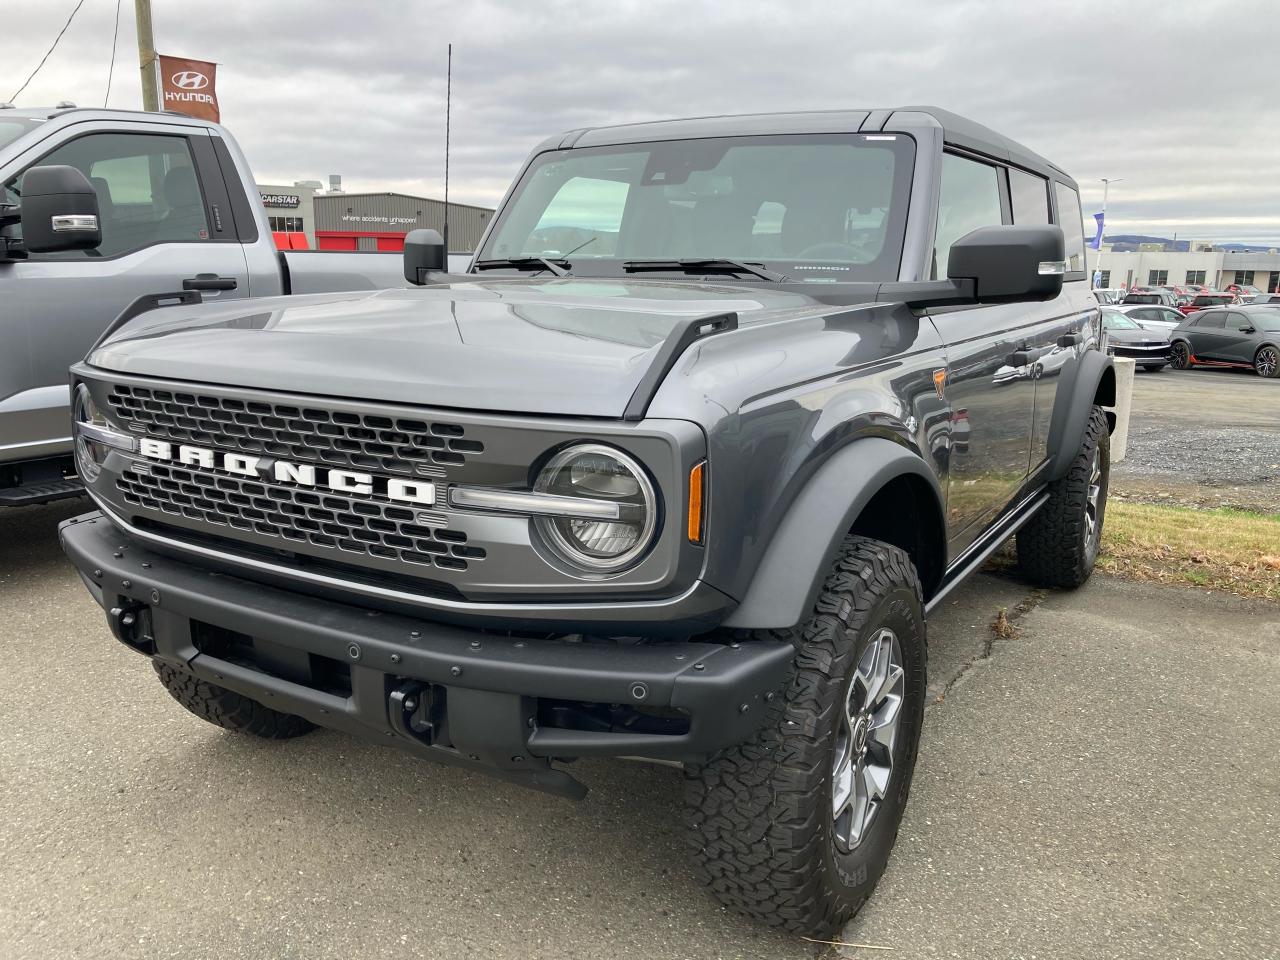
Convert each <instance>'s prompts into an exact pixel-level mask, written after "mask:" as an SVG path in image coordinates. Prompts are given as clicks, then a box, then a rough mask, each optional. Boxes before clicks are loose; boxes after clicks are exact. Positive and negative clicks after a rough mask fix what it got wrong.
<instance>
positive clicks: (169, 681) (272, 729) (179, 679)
mask: <svg viewBox="0 0 1280 960" xmlns="http://www.w3.org/2000/svg"><path fill="white" fill-rule="evenodd" d="M151 665H152V666H153V667H155V670H156V675H157V676H158V677H159V678H160V682H161V683H163V684H164V688H165V689H166V690H168V691H169V695H170V696H172V697H173V699H175V700H177V701H178V702H179V703H180V704H182V705H183V706H184V707H186V708H187V709H188V710H190V711H191V712H192V713H194V714H195V715H196V716H197V717H199V718H200V719H201V720H208V721H209V722H210V723H213V724H217V725H218V726H220V727H225V728H226V729H227V730H234V731H235V732H236V733H248V734H252V735H253V736H255V737H262V738H263V739H265V740H288V739H289V738H291V737H299V736H302V734H304V733H310V732H311V731H312V730H314V729H315V724H313V723H311V721H309V720H304V719H302V717H297V716H294V715H293V714H291V713H281V712H280V711H278V710H272V709H271V708H270V707H264V706H263V705H262V704H260V703H258V702H257V701H256V700H250V699H249V698H248V697H245V696H241V695H240V694H238V693H236V692H235V691H233V690H228V689H226V687H220V686H218V685H217V684H213V683H208V682H206V681H204V680H201V679H200V678H199V677H197V676H196V675H195V674H193V673H191V672H189V671H187V670H183V669H182V668H181V667H175V666H173V665H172V664H169V663H164V662H162V661H160V660H152V661H151Z"/></svg>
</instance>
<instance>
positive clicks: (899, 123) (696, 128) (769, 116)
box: [543, 106, 1075, 187]
mask: <svg viewBox="0 0 1280 960" xmlns="http://www.w3.org/2000/svg"><path fill="white" fill-rule="evenodd" d="M921 126H933V127H939V128H941V129H942V132H943V139H944V141H945V142H946V143H948V144H951V145H953V146H956V147H960V148H962V149H965V150H971V151H973V152H975V153H980V154H983V155H984V156H988V157H991V158H992V159H995V160H1003V161H1005V162H1008V163H1012V164H1014V165H1016V166H1019V167H1023V168H1025V169H1027V170H1032V171H1035V172H1036V173H1039V174H1041V175H1042V176H1046V177H1053V178H1055V179H1057V180H1061V181H1063V182H1064V183H1069V184H1071V185H1072V186H1073V187H1074V186H1075V181H1074V180H1072V179H1071V177H1070V176H1068V175H1067V174H1066V172H1065V171H1063V170H1062V168H1061V167H1058V166H1057V165H1055V164H1053V163H1051V162H1050V161H1049V160H1046V159H1045V158H1044V157H1042V156H1040V154H1038V153H1036V152H1035V151H1033V150H1030V149H1028V148H1027V147H1024V146H1023V145H1022V144H1020V143H1018V142H1017V141H1015V140H1011V139H1009V138H1008V137H1006V136H1004V135H1003V134H999V133H996V132H995V131H994V130H992V129H990V128H989V127H984V126H983V125H982V124H980V123H975V122H974V121H973V120H969V119H968V118H966V117H962V116H960V115H959V114H955V113H952V112H951V111H949V110H943V109H941V108H940V107H931V106H906V107H891V108H888V109H876V110H809V111H800V112H794V113H755V114H741V115H736V116H733V115H730V116H716V117H689V118H687V119H681V120H654V121H646V122H641V123H625V124H618V125H617V126H610V127H588V128H583V129H578V130H571V131H569V132H568V133H566V134H564V135H562V136H560V137H554V138H552V139H551V140H549V141H547V142H546V143H545V144H543V148H544V149H555V148H557V147H559V148H561V149H563V148H568V147H597V146H606V145H614V144H622V143H644V142H647V141H655V140H683V139H695V138H698V137H733V136H762V135H768V134H786V133H858V132H861V133H868V132H876V131H882V130H910V129H911V128H912V127H915V128H919V127H921Z"/></svg>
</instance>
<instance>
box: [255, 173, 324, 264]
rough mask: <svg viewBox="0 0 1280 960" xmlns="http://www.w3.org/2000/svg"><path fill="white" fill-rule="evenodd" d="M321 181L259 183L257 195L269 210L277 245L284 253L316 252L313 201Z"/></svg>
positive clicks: (272, 231)
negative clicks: (287, 251) (283, 183)
mask: <svg viewBox="0 0 1280 960" xmlns="http://www.w3.org/2000/svg"><path fill="white" fill-rule="evenodd" d="M321 187H322V184H321V183H320V181H319V180H299V181H297V182H296V183H294V184H293V185H292V186H281V185H279V184H272V183H260V184H258V195H259V196H260V197H261V198H262V206H263V207H265V208H266V211H267V221H268V222H269V223H270V224H271V233H272V235H273V236H274V237H275V239H276V246H277V247H279V248H280V249H281V250H302V249H314V248H315V245H316V234H315V229H316V225H315V213H314V212H313V208H312V200H313V198H314V197H315V195H316V194H317V193H318V192H319V191H320V189H321Z"/></svg>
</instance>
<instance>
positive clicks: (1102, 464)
mask: <svg viewBox="0 0 1280 960" xmlns="http://www.w3.org/2000/svg"><path fill="white" fill-rule="evenodd" d="M1110 476H1111V435H1110V434H1109V433H1108V432H1107V417H1106V414H1104V413H1103V412H1102V408H1101V407H1094V408H1093V411H1092V413H1090V415H1089V422H1088V424H1087V425H1086V426H1085V431H1084V439H1083V440H1082V441H1081V443H1080V449H1079V451H1078V452H1077V453H1076V457H1075V459H1074V460H1073V461H1072V462H1071V467H1070V468H1069V469H1068V470H1067V475H1066V476H1065V477H1062V478H1061V479H1060V480H1055V481H1054V482H1053V483H1051V484H1049V502H1048V503H1046V504H1045V505H1044V506H1043V507H1041V508H1040V512H1039V513H1037V514H1036V515H1035V516H1034V517H1032V518H1031V519H1030V520H1029V521H1028V522H1027V524H1026V526H1024V527H1023V528H1022V529H1021V530H1019V531H1018V566H1019V567H1020V568H1021V570H1022V572H1023V573H1024V574H1025V575H1026V576H1027V577H1028V578H1029V579H1030V580H1032V581H1034V582H1035V583H1037V584H1039V585H1040V586H1045V587H1066V588H1068V589H1074V588H1075V587H1078V586H1080V585H1081V584H1082V583H1084V582H1085V581H1086V580H1088V579H1089V574H1091V573H1093V565H1094V563H1096V562H1097V559H1098V548H1099V546H1100V545H1101V543H1102V522H1103V519H1104V518H1105V516H1106V511H1107V486H1108V483H1109V480H1110Z"/></svg>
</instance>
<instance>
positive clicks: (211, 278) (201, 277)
mask: <svg viewBox="0 0 1280 960" xmlns="http://www.w3.org/2000/svg"><path fill="white" fill-rule="evenodd" d="M235 288H236V278H235V277H220V276H218V275H217V274H216V273H197V274H196V275H195V276H194V277H187V279H185V280H183V281H182V289H183V290H234V289H235Z"/></svg>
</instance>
